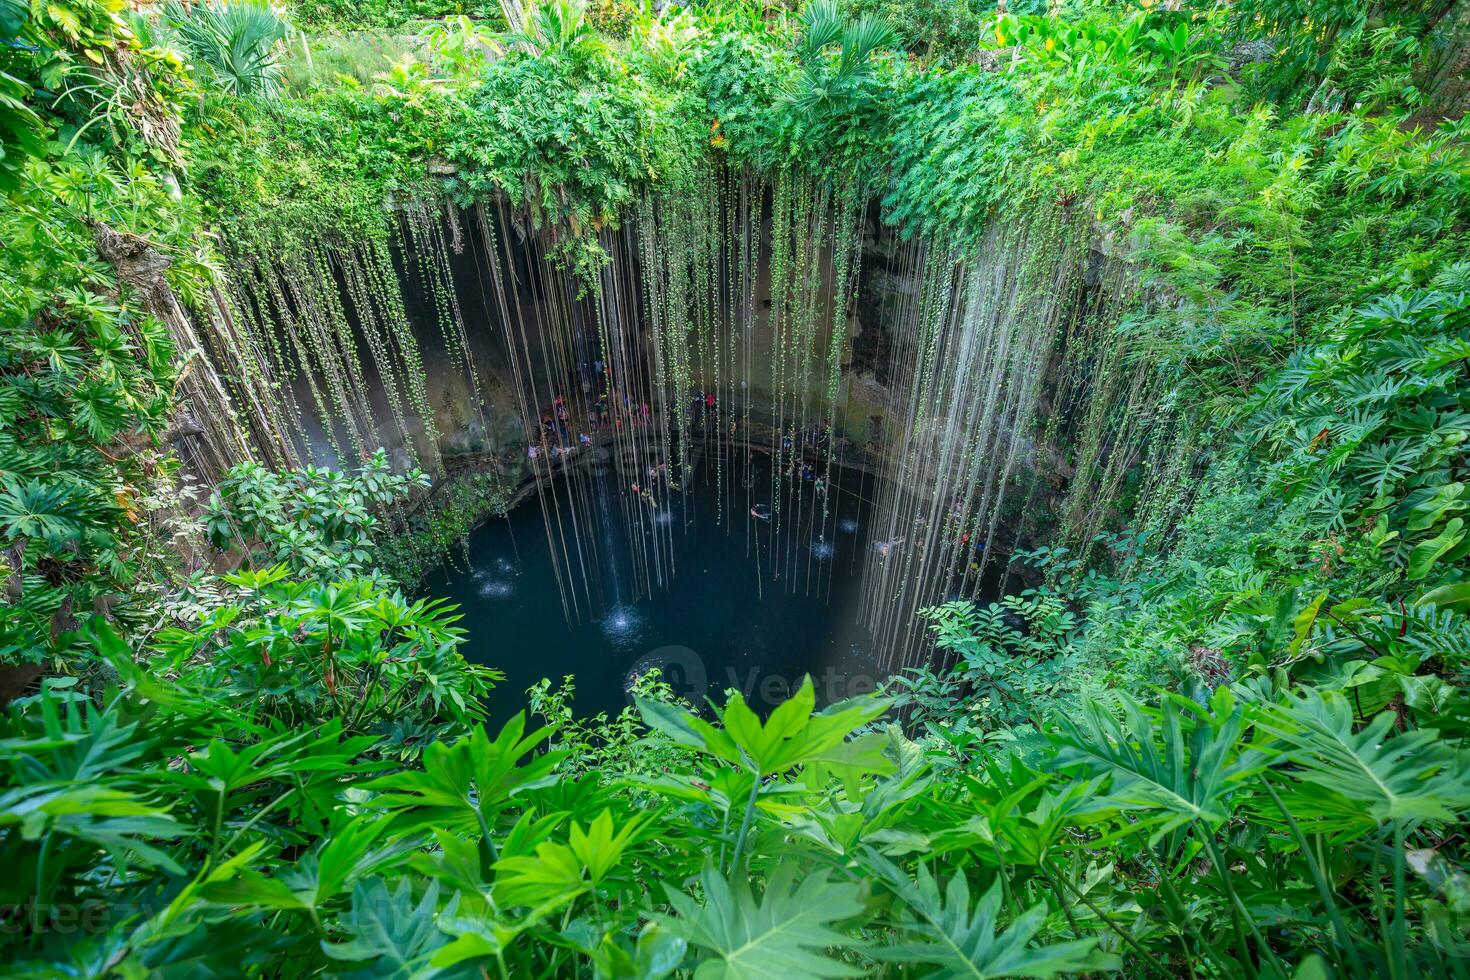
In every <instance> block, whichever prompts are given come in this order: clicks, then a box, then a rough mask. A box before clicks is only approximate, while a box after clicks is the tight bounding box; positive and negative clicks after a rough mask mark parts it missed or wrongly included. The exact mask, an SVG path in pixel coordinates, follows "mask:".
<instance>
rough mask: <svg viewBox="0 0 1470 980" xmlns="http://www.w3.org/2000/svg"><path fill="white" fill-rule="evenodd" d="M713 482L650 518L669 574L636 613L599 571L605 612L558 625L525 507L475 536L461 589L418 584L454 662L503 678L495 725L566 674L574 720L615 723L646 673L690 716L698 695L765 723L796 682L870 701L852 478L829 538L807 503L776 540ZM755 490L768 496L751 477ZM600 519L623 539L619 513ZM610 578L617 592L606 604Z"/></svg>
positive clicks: (536, 511)
mask: <svg viewBox="0 0 1470 980" xmlns="http://www.w3.org/2000/svg"><path fill="white" fill-rule="evenodd" d="M709 475H710V478H711V481H710V483H709V484H706V483H705V482H704V481H703V479H702V478H701V477H699V476H697V477H696V479H695V480H694V481H692V484H693V485H692V486H690V487H689V488H687V490H686V492H684V493H683V494H679V495H677V496H674V497H672V498H671V499H670V500H669V501H668V502H667V503H666V504H665V505H664V506H663V507H661V508H660V510H659V512H658V514H657V516H656V517H655V520H656V521H658V522H660V523H661V524H663V525H664V527H663V528H662V529H661V530H660V531H659V532H658V533H662V534H672V537H673V561H674V567H675V569H676V571H675V574H674V576H673V579H672V581H671V582H670V583H669V584H668V586H667V588H664V589H661V590H659V591H657V592H656V593H655V594H654V595H653V596H652V597H649V598H644V599H640V600H638V601H636V602H635V601H632V598H631V596H629V595H628V594H627V588H628V587H627V584H626V583H627V582H628V581H631V580H632V578H633V576H631V575H630V574H627V570H626V569H601V570H599V571H600V572H601V573H602V574H603V580H604V583H605V585H604V593H605V595H606V601H608V602H609V603H610V604H611V605H612V608H610V609H606V610H588V609H585V608H582V609H580V613H581V616H580V621H579V622H574V623H572V624H568V622H567V617H566V615H565V614H564V612H563V605H562V603H563V594H564V592H563V589H562V588H561V587H560V586H559V585H558V583H557V581H556V577H555V574H554V572H553V569H552V564H551V561H550V556H549V551H548V546H547V541H546V534H545V530H544V526H543V523H542V521H543V517H542V509H541V505H540V504H539V503H538V502H537V501H535V500H531V501H529V502H527V503H525V504H523V505H521V506H520V507H518V508H516V509H515V510H514V511H512V512H511V514H510V515H509V517H507V518H504V519H496V520H492V521H490V522H488V523H487V524H485V525H484V526H483V527H481V528H480V529H479V530H478V531H476V532H475V533H474V534H473V535H472V536H471V538H470V542H469V557H470V567H471V571H470V572H469V573H468V574H466V573H464V572H462V571H460V572H457V571H455V570H454V568H453V567H452V566H451V565H449V564H447V563H446V565H445V566H443V567H442V568H441V569H440V570H439V571H437V572H435V573H432V574H431V575H430V576H429V578H428V579H427V580H426V582H425V590H426V591H427V592H429V593H430V594H433V595H440V596H444V597H445V598H448V599H449V600H451V601H453V602H457V603H459V604H460V606H461V607H462V609H461V611H462V613H463V615H464V620H463V622H462V623H461V625H463V626H464V627H465V628H466V629H467V630H468V634H469V635H468V638H467V640H466V642H465V645H464V647H463V649H464V652H465V655H466V656H467V657H469V658H470V659H471V660H474V661H477V662H480V663H485V664H489V665H491V666H494V667H498V668H500V669H501V670H503V671H504V672H505V674H506V680H505V681H504V682H503V683H502V684H501V686H500V687H499V688H497V689H496V691H495V692H494V693H493V694H492V696H491V709H492V712H493V713H494V714H495V715H496V716H498V718H499V719H500V720H504V719H505V718H506V717H508V716H509V715H510V714H511V713H513V712H515V711H519V710H520V709H521V708H522V707H524V705H525V690H526V688H527V687H529V686H531V685H532V684H534V683H535V682H537V681H539V680H540V679H541V678H543V677H550V678H551V679H552V680H553V681H560V680H561V678H562V677H563V676H564V675H567V674H572V675H575V678H576V688H577V694H576V699H575V702H574V704H575V707H576V709H577V710H578V712H579V713H580V714H583V715H593V714H596V713H598V712H602V711H606V712H616V711H618V710H619V709H621V708H622V707H623V706H624V705H625V704H627V703H628V698H627V693H626V691H627V688H628V687H629V685H631V683H632V681H633V679H634V678H635V677H636V676H637V675H639V674H641V673H643V672H644V671H646V670H648V669H649V668H651V667H659V668H660V669H661V670H663V671H664V673H665V675H666V676H667V677H668V679H669V680H670V681H671V683H673V684H674V686H675V688H676V690H678V691H679V692H680V693H681V694H683V695H685V696H686V697H690V698H691V699H693V700H695V701H696V702H698V701H701V700H702V699H703V697H704V696H705V695H706V694H709V695H710V696H711V697H713V698H715V699H716V700H723V693H722V692H724V691H725V690H727V689H734V690H739V691H741V692H742V693H744V694H745V696H746V698H747V700H749V701H750V702H751V704H752V706H754V707H756V708H757V709H758V710H763V711H764V710H768V709H769V708H771V707H774V706H775V704H778V703H779V702H780V701H782V700H784V699H785V698H786V697H787V696H789V693H790V691H791V690H792V689H793V688H794V686H795V685H796V684H798V683H799V682H800V680H801V678H802V676H803V675H805V674H810V675H811V676H812V678H813V680H814V682H815V683H816V685H817V694H818V698H819V699H822V700H823V701H832V700H838V699H840V698H842V697H847V696H851V695H853V694H857V693H863V692H864V691H867V690H871V689H872V687H873V686H874V684H875V683H876V681H877V680H878V679H879V677H878V673H877V670H876V667H875V666H874V658H873V655H872V649H871V639H870V637H869V636H868V635H867V633H866V631H865V630H864V629H863V628H862V627H861V626H859V625H858V624H857V618H858V617H857V613H858V606H859V602H860V596H859V594H858V586H859V579H860V575H861V569H862V562H861V560H860V558H861V554H862V551H863V549H865V548H866V547H867V539H866V528H865V522H864V521H863V520H862V518H863V516H864V511H863V507H864V505H863V503H862V500H863V498H870V497H871V494H870V493H866V492H863V491H864V490H865V489H866V488H864V487H863V485H862V478H861V476H860V475H859V474H851V475H850V476H848V477H844V478H842V479H839V480H838V481H836V485H835V486H833V487H832V488H831V490H829V491H828V496H829V498H830V501H829V506H830V507H831V508H832V511H831V514H830V515H829V516H828V518H827V520H826V522H825V527H823V526H822V523H823V522H822V521H820V520H814V519H813V515H814V514H817V513H819V512H820V507H819V505H814V502H815V497H814V496H813V497H812V499H811V500H808V501H805V511H804V515H805V516H804V520H802V521H797V520H796V519H795V518H794V517H792V518H789V519H787V520H786V523H785V524H784V525H783V527H782V532H783V533H782V537H780V538H778V539H777V540H775V541H772V540H771V538H770V535H771V532H772V525H771V524H769V523H766V522H757V521H754V520H747V518H746V516H745V512H744V510H745V508H744V495H745V492H746V491H744V490H738V489H737V490H736V491H735V492H736V493H737V494H738V497H739V500H740V505H739V506H732V505H731V501H730V499H729V498H728V497H727V499H726V501H725V502H724V506H723V507H722V506H721V501H720V500H719V494H718V493H717V491H716V488H715V487H714V486H713V485H712V484H713V474H712V473H711V474H709ZM754 484H755V486H756V487H757V488H760V487H762V486H770V481H769V479H764V480H763V479H762V478H760V477H759V476H757V478H756V479H755V481H754ZM729 489H730V488H727V491H728V490H729ZM612 492H614V493H616V492H617V491H616V490H614V491H612ZM563 496H565V495H563ZM610 513H611V515H612V519H613V520H614V521H615V522H617V526H616V529H615V530H616V535H617V536H622V535H624V534H625V533H626V531H625V529H624V528H623V527H622V524H621V516H620V515H621V508H620V507H617V506H614V507H612V508H611V509H610ZM721 515H723V518H724V523H720V516H721ZM732 518H733V519H732ZM670 525H671V526H670ZM839 531H840V532H841V533H838V532H839ZM648 533H652V531H649V532H648ZM614 572H620V573H621V574H618V576H617V577H618V578H619V579H621V580H622V583H623V584H622V585H621V588H620V589H619V592H620V593H621V601H616V602H615V601H614V598H613V593H614V589H613V587H612V585H613V583H612V581H611V579H612V578H613V573H614Z"/></svg>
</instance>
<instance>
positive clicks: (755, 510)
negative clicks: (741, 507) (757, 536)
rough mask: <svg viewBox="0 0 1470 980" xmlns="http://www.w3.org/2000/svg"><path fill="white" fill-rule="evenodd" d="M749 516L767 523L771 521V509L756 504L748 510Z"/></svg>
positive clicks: (764, 505) (768, 506)
mask: <svg viewBox="0 0 1470 980" xmlns="http://www.w3.org/2000/svg"><path fill="white" fill-rule="evenodd" d="M750 516H751V517H754V518H755V519H756V520H758V521H769V520H770V519H771V507H770V505H769V504H756V505H755V506H754V507H752V508H750Z"/></svg>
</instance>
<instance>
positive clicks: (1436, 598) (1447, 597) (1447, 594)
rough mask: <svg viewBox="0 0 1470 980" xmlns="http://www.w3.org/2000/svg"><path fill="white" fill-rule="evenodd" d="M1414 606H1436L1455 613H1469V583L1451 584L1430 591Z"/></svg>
mask: <svg viewBox="0 0 1470 980" xmlns="http://www.w3.org/2000/svg"><path fill="white" fill-rule="evenodd" d="M1414 605H1416V606H1438V607H1439V608H1441V609H1451V610H1454V611H1455V612H1470V582H1451V583H1450V584H1449V585H1441V586H1440V587H1439V588H1437V589H1430V590H1429V591H1428V592H1426V593H1424V594H1423V595H1422V596H1420V597H1419V600H1418V601H1417V602H1415V603H1414Z"/></svg>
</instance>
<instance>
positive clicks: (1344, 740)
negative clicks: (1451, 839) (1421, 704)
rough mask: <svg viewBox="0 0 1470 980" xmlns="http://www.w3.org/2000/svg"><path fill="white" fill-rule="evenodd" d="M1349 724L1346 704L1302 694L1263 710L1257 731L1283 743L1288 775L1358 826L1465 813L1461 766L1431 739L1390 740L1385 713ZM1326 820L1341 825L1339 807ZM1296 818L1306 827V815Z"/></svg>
mask: <svg viewBox="0 0 1470 980" xmlns="http://www.w3.org/2000/svg"><path fill="white" fill-rule="evenodd" d="M1355 720H1356V713H1355V712H1354V710H1353V706H1352V704H1351V703H1350V702H1349V701H1348V699H1347V698H1345V697H1343V696H1342V695H1340V694H1336V693H1328V694H1326V695H1323V694H1321V693H1319V692H1317V691H1315V690H1312V689H1310V688H1309V689H1307V690H1305V691H1303V692H1302V693H1301V694H1299V695H1290V696H1288V700H1287V702H1286V703H1285V704H1280V705H1271V706H1268V707H1265V708H1263V709H1262V710H1261V718H1260V721H1259V722H1258V725H1259V727H1261V728H1263V729H1266V730H1267V731H1269V732H1271V733H1272V734H1273V735H1275V736H1276V737H1277V738H1278V739H1280V740H1281V742H1283V743H1285V746H1286V749H1285V751H1284V752H1283V755H1282V761H1283V762H1285V763H1289V764H1290V765H1291V767H1292V768H1291V769H1290V771H1291V772H1292V773H1293V774H1294V775H1296V776H1297V777H1298V778H1300V779H1303V780H1305V781H1306V782H1308V783H1311V784H1313V785H1315V786H1316V787H1318V788H1319V789H1320V790H1322V791H1325V792H1327V793H1328V794H1330V795H1332V796H1335V797H1337V798H1339V799H1341V800H1343V801H1344V802H1345V803H1347V804H1349V810H1350V811H1354V812H1356V813H1359V814H1361V815H1362V817H1363V818H1364V819H1363V821H1362V822H1363V823H1364V824H1367V823H1369V822H1371V821H1387V820H1430V819H1435V820H1452V819H1454V818H1455V817H1456V816H1457V815H1459V814H1461V813H1464V812H1465V811H1466V810H1467V809H1470V779H1467V778H1466V777H1467V773H1466V762H1465V759H1464V758H1463V757H1462V755H1461V754H1460V753H1458V752H1457V751H1456V750H1455V749H1454V748H1453V747H1452V746H1450V745H1447V744H1446V743H1445V742H1443V741H1441V740H1440V739H1439V737H1438V734H1437V733H1436V732H1434V731H1431V730H1425V729H1419V730H1414V731H1408V732H1403V733H1400V734H1398V735H1390V730H1391V729H1392V728H1393V723H1394V715H1393V714H1392V713H1391V712H1384V713H1382V714H1380V715H1378V716H1377V717H1376V718H1374V719H1373V720H1372V721H1371V722H1370V723H1369V724H1368V725H1367V727H1365V728H1363V729H1361V730H1357V729H1356V725H1355ZM1324 815H1325V814H1324ZM1333 815H1334V819H1335V821H1337V822H1340V821H1341V820H1342V819H1343V816H1342V810H1341V809H1340V808H1334V809H1333ZM1297 816H1298V818H1299V819H1305V820H1309V821H1310V820H1311V819H1312V818H1313V817H1314V813H1312V812H1303V813H1298V814H1297Z"/></svg>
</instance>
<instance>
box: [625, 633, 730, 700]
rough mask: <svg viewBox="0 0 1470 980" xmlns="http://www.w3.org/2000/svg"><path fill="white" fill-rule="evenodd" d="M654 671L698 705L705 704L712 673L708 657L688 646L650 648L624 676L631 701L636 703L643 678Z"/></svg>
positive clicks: (627, 694) (676, 691) (681, 694)
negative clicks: (635, 693)
mask: <svg viewBox="0 0 1470 980" xmlns="http://www.w3.org/2000/svg"><path fill="white" fill-rule="evenodd" d="M650 670H657V671H659V673H660V675H661V677H662V680H663V682H664V683H665V684H668V685H669V686H670V687H672V688H673V689H674V693H675V694H677V695H678V696H679V697H680V698H683V699H684V700H685V701H688V702H689V703H690V704H693V705H694V706H696V707H702V706H703V705H704V697H705V695H706V694H708V693H709V675H708V673H706V671H705V668H704V660H703V659H702V658H701V657H700V656H699V654H697V653H695V652H694V651H693V650H691V649H689V648H688V647H680V646H668V647H659V648H658V649H656V650H650V651H649V652H648V653H647V654H645V655H644V656H642V657H640V658H639V660H638V662H637V663H636V664H634V665H633V668H632V669H631V670H629V671H628V676H627V677H625V678H624V679H623V692H624V694H625V695H626V697H627V699H628V703H629V704H632V703H633V689H634V686H635V685H636V683H637V681H638V679H639V678H641V677H642V676H643V675H644V674H647V673H648V672H649V671H650Z"/></svg>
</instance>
